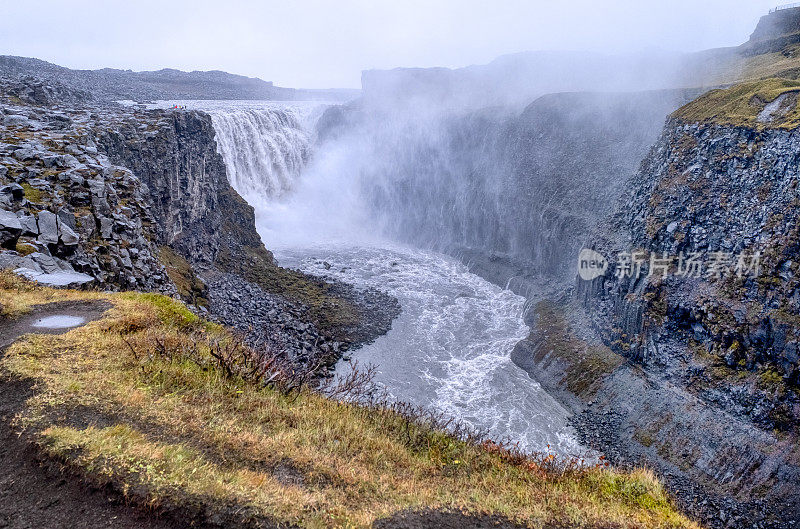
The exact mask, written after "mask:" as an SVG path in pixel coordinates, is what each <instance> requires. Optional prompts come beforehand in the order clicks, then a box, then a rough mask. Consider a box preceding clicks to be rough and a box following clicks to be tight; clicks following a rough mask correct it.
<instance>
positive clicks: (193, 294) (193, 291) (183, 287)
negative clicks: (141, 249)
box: [158, 246, 208, 307]
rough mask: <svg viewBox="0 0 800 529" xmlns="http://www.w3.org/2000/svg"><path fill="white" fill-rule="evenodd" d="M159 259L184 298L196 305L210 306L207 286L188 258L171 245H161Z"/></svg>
mask: <svg viewBox="0 0 800 529" xmlns="http://www.w3.org/2000/svg"><path fill="white" fill-rule="evenodd" d="M158 259H159V261H161V264H163V265H164V268H165V269H166V270H167V275H168V276H169V278H170V279H171V280H172V282H173V283H174V284H175V287H176V288H177V289H178V294H179V295H180V296H181V298H182V299H184V300H186V301H187V302H189V303H192V304H194V305H200V306H203V307H208V299H207V298H206V286H205V284H204V283H203V282H202V281H201V280H200V278H199V277H197V274H196V273H195V271H194V268H192V265H191V264H189V262H188V261H187V260H186V259H184V258H183V257H181V256H180V255H178V254H177V253H176V252H175V250H173V249H172V248H170V247H169V246H161V247H159V249H158Z"/></svg>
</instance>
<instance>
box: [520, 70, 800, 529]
mask: <svg viewBox="0 0 800 529" xmlns="http://www.w3.org/2000/svg"><path fill="white" fill-rule="evenodd" d="M796 89H797V87H796V84H795V83H791V82H786V81H784V80H767V81H763V82H761V83H756V84H753V83H751V84H745V85H742V86H736V87H732V88H730V89H728V90H726V91H721V92H714V93H710V94H707V95H706V96H703V97H701V98H699V99H697V100H696V101H694V102H692V103H690V104H689V105H687V106H686V107H684V108H682V109H680V110H679V111H677V112H676V113H674V114H673V115H672V117H671V119H670V120H669V121H668V123H667V125H666V127H665V129H664V132H663V133H662V136H661V138H660V139H659V141H658V142H657V143H656V145H655V146H654V147H653V149H652V150H651V152H650V154H649V155H648V156H647V157H646V158H645V160H644V162H643V163H642V166H641V168H640V170H639V172H638V173H637V174H636V175H635V176H634V177H633V178H632V179H630V180H629V181H628V182H627V185H626V188H627V192H626V193H625V195H624V196H623V198H622V199H621V200H620V204H619V207H618V209H617V210H616V211H615V212H614V214H612V215H610V216H609V217H608V218H607V219H606V221H605V222H604V223H603V225H602V227H601V228H600V229H598V230H596V231H595V233H594V234H593V235H592V236H591V237H590V238H588V239H587V242H586V246H587V247H591V248H594V249H595V250H596V251H598V252H600V253H601V254H602V255H603V256H604V258H605V259H606V260H607V261H608V263H609V266H608V269H607V270H606V272H605V274H603V275H600V276H599V277H597V278H595V279H593V280H590V281H585V280H583V279H578V280H577V281H578V283H577V288H576V293H577V303H575V304H573V305H571V306H569V307H567V309H566V310H565V311H562V312H558V313H556V314H555V315H553V313H552V309H548V307H546V306H540V307H539V308H538V309H537V313H536V317H535V318H534V322H533V323H534V328H533V332H532V335H531V337H530V339H529V340H528V341H527V342H524V343H522V344H520V346H518V349H517V351H516V352H515V359H516V360H517V361H518V363H520V365H523V366H524V367H526V368H527V369H529V370H530V372H531V373H532V374H534V375H535V376H536V377H537V378H538V379H539V380H541V381H542V382H543V383H545V384H546V385H548V386H549V387H551V388H552V389H553V390H555V391H557V392H561V394H562V396H563V397H564V399H565V400H566V401H568V402H571V403H572V405H573V406H574V408H575V409H576V410H578V411H579V412H581V415H580V416H579V419H578V424H580V425H581V426H582V428H583V431H584V432H586V433H588V435H586V439H587V441H588V442H590V443H591V444H593V445H595V446H597V447H598V448H602V449H604V450H606V453H608V454H611V455H613V456H614V459H615V460H616V461H633V462H641V461H648V463H649V464H650V465H653V466H654V468H656V469H658V470H659V472H660V473H661V474H662V475H664V476H666V479H667V480H668V481H669V482H670V483H671V485H672V486H673V488H674V489H675V490H676V491H678V494H679V496H680V497H682V499H683V501H684V502H685V505H687V506H688V507H687V508H690V509H696V510H697V511H698V512H701V513H703V515H704V517H706V518H707V519H708V520H709V522H708V523H709V524H710V525H711V526H712V527H738V526H739V524H741V523H744V520H747V521H748V522H749V523H757V524H760V525H758V526H763V527H787V526H788V525H787V524H789V523H790V522H793V523H797V522H798V518H797V510H796V504H797V501H798V498H800V489H798V487H797V483H798V479H800V452H798V448H797V447H798V433H800V432H798V424H799V423H800V422H799V421H798V419H799V418H800V396H799V395H800V393H799V391H798V371H799V369H798V368H799V367H800V364H799V363H798V362H799V358H800V357H798V353H797V350H798V337H800V335H798V321H800V305H798V295H797V291H798V279H797V277H798V276H797V266H798V265H797V262H796V261H797V251H798V246H797V244H798V243H797V241H798V220H799V219H798V211H800V209H798V195H797V182H798V178H799V177H800V175H799V174H798V171H797V152H798V143H797V142H798V137H797V135H798V132H797V125H796V122H795V119H794V117H793V116H794V113H795V111H796V98H795V97H794V94H795V93H796ZM626 263H627V264H626ZM638 268H640V269H641V274H639V273H637V269H638ZM559 310H562V309H559ZM548 311H549V312H548ZM582 321H590V322H591V325H592V327H593V328H594V329H595V330H596V331H597V332H598V334H599V336H600V337H601V338H602V343H603V344H605V345H606V346H607V347H609V348H610V350H609V351H607V352H606V353H604V354H605V357H599V356H598V355H597V353H593V354H594V356H592V355H590V354H588V353H587V352H586V351H584V350H583V349H582V348H584V347H587V346H585V345H582V344H583V341H582V340H581V339H580V338H583V340H585V341H587V342H589V343H591V341H592V338H591V335H592V333H591V332H590V331H589V330H588V329H587V328H586V326H585V325H581V322H582ZM568 322H571V323H572V325H571V328H569V323H568ZM555 324H558V325H559V326H560V327H559V328H560V329H563V330H562V331H560V332H562V333H566V336H567V338H565V339H564V342H563V343H560V344H556V346H552V345H551V344H552V341H551V338H552V335H553V328H554V325H555ZM549 340H550V341H549ZM554 351H556V352H558V351H560V353H559V354H553V352H554ZM571 351H572V353H575V354H572V355H571V353H570V352H571ZM613 355H616V357H617V358H619V359H625V360H627V362H628V363H629V365H620V366H619V367H616V366H615V365H614V364H609V363H608V362H606V364H605V366H606V367H607V368H606V369H595V370H594V371H593V376H594V380H593V381H592V383H591V384H590V386H589V389H590V391H586V390H585V389H586V386H581V385H580V384H578V383H577V382H579V381H580V379H578V381H577V382H576V372H575V369H576V368H575V367H574V366H576V365H578V366H580V365H581V364H580V362H581V361H583V362H584V363H585V362H591V361H595V362H596V361H597V360H596V359H597V358H614V356H613ZM581 359H583V360H581ZM593 359H595V360H593ZM632 366H636V367H632ZM575 396H577V397H578V398H577V399H576V398H575ZM587 403H591V404H592V405H591V406H587ZM598 434H599V435H598ZM698 493H702V494H703V495H706V500H705V501H704V504H703V505H698V504H697V503H696V499H695V498H696V497H697V494H698ZM709 496H710V499H709Z"/></svg>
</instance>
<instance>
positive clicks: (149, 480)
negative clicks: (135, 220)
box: [0, 271, 698, 529]
mask: <svg viewBox="0 0 800 529" xmlns="http://www.w3.org/2000/svg"><path fill="white" fill-rule="evenodd" d="M54 299H60V300H73V301H78V300H83V301H84V302H86V301H87V300H94V303H95V305H97V304H98V302H100V303H104V304H105V305H106V306H107V307H110V308H109V310H108V312H106V313H105V314H104V316H103V318H102V319H100V320H99V321H94V322H91V323H89V324H88V325H86V326H83V327H80V328H76V329H74V330H72V331H70V332H69V333H66V334H62V335H41V334H39V335H35V334H29V335H26V336H23V337H21V339H20V340H19V341H17V342H16V343H15V344H14V345H12V346H11V347H10V348H9V349H8V350H7V351H5V352H4V354H3V356H2V358H0V391H2V390H3V389H5V388H7V387H9V385H12V384H16V385H17V387H19V386H21V385H22V384H27V385H28V386H29V388H30V389H29V390H28V391H27V393H26V395H27V398H25V399H14V400H12V403H13V405H12V406H13V407H12V406H10V407H12V409H11V410H10V412H11V413H10V414H9V415H12V414H13V415H12V416H13V417H14V419H13V421H11V424H0V428H9V429H11V431H13V432H15V433H19V434H20V435H21V439H22V440H23V441H24V442H27V443H29V444H30V446H31V450H32V451H33V452H34V453H36V454H38V455H39V456H40V457H41V458H42V459H43V460H45V461H54V462H59V463H60V464H61V465H63V466H64V467H65V468H67V469H69V470H70V471H71V472H72V473H73V475H75V476H79V477H80V478H81V479H83V480H84V481H86V482H88V483H90V484H94V485H104V486H105V491H106V494H105V496H106V497H107V498H108V499H110V500H112V501H113V502H115V503H119V502H125V503H126V504H128V505H133V506H137V507H139V508H144V509H146V510H147V512H149V513H151V515H155V516H158V515H162V516H163V517H164V518H166V519H167V520H168V521H172V520H174V521H175V522H176V523H175V524H174V525H175V526H176V527H207V528H215V527H244V528H271V527H330V528H338V527H341V528H367V527H384V528H398V529H399V528H403V527H409V526H411V527H417V526H422V527H452V528H454V529H455V528H461V527H477V528H490V527H501V528H521V527H530V528H535V527H582V528H587V529H601V528H607V527H609V526H613V527H618V528H620V529H634V528H644V529H651V528H652V529H656V528H659V529H667V528H674V529H678V528H685V529H697V528H698V526H697V525H696V524H695V523H693V522H691V521H690V520H688V519H686V518H685V517H683V516H682V515H680V514H679V513H678V512H677V511H676V510H675V509H674V507H673V506H672V504H671V502H670V500H669V498H668V496H667V494H666V492H665V491H664V489H663V488H662V487H661V486H660V485H659V483H658V482H657V481H655V480H654V479H653V478H652V476H651V475H650V474H649V473H648V472H647V471H643V470H637V471H633V472H618V471H616V470H614V469H612V468H609V467H607V466H606V465H604V464H599V465H596V466H589V467H580V466H579V465H578V461H562V460H558V459H556V458H555V457H554V456H553V455H550V454H539V455H534V456H530V457H527V456H522V455H520V454H517V453H515V452H514V451H513V450H508V449H507V448H505V447H503V446H500V445H498V444H495V443H493V442H491V441H486V442H481V441H482V439H480V438H478V437H474V436H472V435H471V434H470V433H469V432H467V431H465V430H463V429H462V430H458V431H460V432H461V434H460V435H457V434H453V433H450V432H448V431H445V430H444V429H443V425H444V424H445V423H443V422H441V420H439V418H438V416H437V415H436V414H430V413H426V412H423V411H421V410H418V409H416V408H414V407H413V406H407V405H394V406H391V405H387V404H386V403H384V402H383V401H382V400H381V399H380V398H379V399H374V398H372V397H370V395H371V392H370V385H369V384H367V385H364V380H368V378H367V379H364V375H360V376H357V377H356V378H355V379H353V378H348V379H347V380H346V381H344V382H342V383H339V384H336V383H334V384H330V385H328V386H325V387H323V388H321V390H320V391H312V390H310V389H309V388H307V387H306V388H303V387H298V386H297V383H298V378H297V374H296V373H295V372H294V370H289V369H286V366H283V365H282V364H281V363H274V362H272V361H271V356H270V351H269V350H263V349H258V350H252V349H249V348H247V347H246V346H244V345H243V344H241V342H239V341H237V340H236V339H235V337H233V336H231V334H230V333H229V332H228V331H227V330H225V329H224V328H222V327H221V326H219V325H215V324H211V323H209V322H207V321H204V320H203V319H201V318H198V317H197V316H195V315H194V314H192V313H191V312H189V311H188V310H187V309H186V307H185V306H183V305H182V304H181V303H180V302H178V301H175V300H172V299H169V298H166V297H163V296H159V295H153V294H140V293H124V294H104V293H87V292H76V291H64V290H61V291H54V290H49V289H43V288H37V287H34V286H33V285H31V284H29V283H26V282H24V281H22V280H20V279H19V278H16V277H14V276H13V275H12V274H9V273H7V272H2V271H0V304H4V305H5V304H8V303H9V301H11V300H13V302H14V304H15V305H16V306H17V308H18V309H25V308H27V309H31V308H33V307H36V306H37V305H39V304H41V303H44V302H48V301H52V300H54ZM87 304H88V303H87ZM40 308H41V307H40ZM254 363H255V365H254ZM359 381H360V382H359ZM348 399H356V400H360V401H361V402H362V404H358V403H356V402H348ZM446 424H448V425H450V426H451V427H452V426H453V423H450V422H447V423H446ZM53 499H54V500H55V499H59V498H53ZM0 503H1V501H0ZM88 505H89V506H92V505H93V503H89V504H88ZM120 514H122V515H123V518H122V520H121V523H120V526H123V527H128V526H130V525H129V523H128V522H129V515H126V513H124V512H123V513H120ZM70 520H74V521H75V522H76V523H78V524H79V525H80V526H82V527H87V526H88V527H103V525H102V519H101V520H100V522H97V519H96V518H93V517H86V518H81V517H80V516H78V515H77V513H76V515H74V516H73V517H72V518H70ZM60 521H61V520H60V519H59V520H56V522H55V523H51V522H50V521H48V520H45V521H44V523H43V524H41V525H40V526H41V527H45V528H50V527H61V525H58V522H60ZM93 522H94V523H93ZM153 525H155V524H152V525H151V524H145V523H142V526H143V527H149V526H153ZM165 525H166V524H165ZM14 527H16V526H14Z"/></svg>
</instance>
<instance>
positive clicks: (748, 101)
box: [673, 79, 800, 129]
mask: <svg viewBox="0 0 800 529" xmlns="http://www.w3.org/2000/svg"><path fill="white" fill-rule="evenodd" d="M798 92H800V81H793V80H789V79H765V80H762V81H753V82H747V83H742V84H738V85H736V86H733V87H731V88H727V89H724V90H711V91H710V92H707V93H705V94H703V95H702V96H700V97H699V98H697V99H695V100H694V101H692V102H691V103H689V104H687V105H685V106H683V107H681V108H680V109H678V110H677V111H675V113H674V114H673V117H676V118H679V119H681V120H683V121H686V122H712V123H719V124H724V125H734V126H742V127H751V128H755V129H764V128H768V127H769V128H783V129H794V128H797V127H798V126H800V108H798V107H797V105H796V101H795V102H793V104H794V105H795V106H794V107H792V108H789V109H787V112H785V113H784V114H783V115H781V116H780V118H779V119H777V120H775V121H773V122H771V123H759V122H758V121H757V119H756V118H757V117H758V115H759V113H760V112H761V111H762V110H764V107H766V105H767V104H769V103H771V102H773V101H775V99H777V98H778V96H780V95H782V94H786V93H798Z"/></svg>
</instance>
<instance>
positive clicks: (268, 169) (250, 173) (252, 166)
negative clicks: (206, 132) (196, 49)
mask: <svg viewBox="0 0 800 529" xmlns="http://www.w3.org/2000/svg"><path fill="white" fill-rule="evenodd" d="M209 114H211V119H212V122H213V124H214V130H215V131H216V136H217V151H218V152H219V153H220V154H221V155H222V157H223V159H224V160H225V165H226V166H227V170H228V179H229V180H230V183H231V185H232V186H233V188H234V189H236V191H237V192H238V193H239V194H240V195H242V196H243V197H245V198H246V199H247V200H248V202H250V203H253V202H254V201H261V200H264V199H270V198H280V197H282V196H284V195H285V194H287V193H288V192H289V191H291V190H292V188H293V187H294V186H295V184H296V182H297V179H298V177H299V176H300V172H301V171H302V169H303V167H304V166H305V164H306V162H307V161H308V158H309V154H310V151H311V147H310V145H311V135H310V134H309V132H308V129H307V127H306V124H305V122H304V121H305V117H306V116H304V115H303V111H302V109H299V108H294V107H273V106H270V107H263V106H262V107H249V108H238V107H233V108H220V109H214V110H209Z"/></svg>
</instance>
